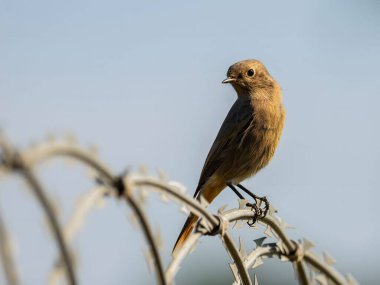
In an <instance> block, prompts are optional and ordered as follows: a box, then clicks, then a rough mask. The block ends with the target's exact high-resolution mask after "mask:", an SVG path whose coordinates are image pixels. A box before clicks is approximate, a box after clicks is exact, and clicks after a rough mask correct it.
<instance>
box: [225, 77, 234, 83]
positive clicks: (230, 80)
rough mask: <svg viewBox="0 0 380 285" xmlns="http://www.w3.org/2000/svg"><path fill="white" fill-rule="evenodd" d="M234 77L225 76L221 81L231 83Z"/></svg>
mask: <svg viewBox="0 0 380 285" xmlns="http://www.w3.org/2000/svg"><path fill="white" fill-rule="evenodd" d="M235 81H236V79H235V78H232V77H227V78H226V79H224V80H223V81H222V83H232V82H235Z"/></svg>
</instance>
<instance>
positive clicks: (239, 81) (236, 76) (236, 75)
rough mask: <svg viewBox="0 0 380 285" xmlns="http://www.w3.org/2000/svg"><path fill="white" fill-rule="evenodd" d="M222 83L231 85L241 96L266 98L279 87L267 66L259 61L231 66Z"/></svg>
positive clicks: (248, 61) (243, 62) (249, 61)
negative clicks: (266, 94) (265, 96)
mask: <svg viewBox="0 0 380 285" xmlns="http://www.w3.org/2000/svg"><path fill="white" fill-rule="evenodd" d="M222 83H231V84H232V86H233V87H234V89H235V90H236V92H237V93H238V95H239V96H244V95H251V96H254V97H255V96H260V97H262V96H264V95H265V93H268V96H269V95H270V93H272V92H273V91H274V90H275V89H276V88H278V85H277V83H276V81H275V80H274V79H273V78H272V77H271V76H270V74H269V72H268V70H267V69H266V68H265V66H264V65H263V64H262V63H261V62H260V61H258V60H255V59H249V60H243V61H239V62H237V63H235V64H233V65H231V66H230V68H229V69H228V71H227V78H226V79H224V80H223V81H222Z"/></svg>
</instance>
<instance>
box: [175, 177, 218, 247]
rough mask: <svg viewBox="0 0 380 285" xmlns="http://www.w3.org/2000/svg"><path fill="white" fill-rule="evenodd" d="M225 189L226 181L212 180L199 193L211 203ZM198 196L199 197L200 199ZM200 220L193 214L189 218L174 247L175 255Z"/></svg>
mask: <svg viewBox="0 0 380 285" xmlns="http://www.w3.org/2000/svg"><path fill="white" fill-rule="evenodd" d="M224 187H225V182H224V180H221V179H210V180H209V181H208V182H207V183H206V185H204V187H202V190H201V191H200V192H199V195H202V196H203V198H204V199H205V200H206V201H207V202H209V203H210V202H211V201H212V200H214V198H215V197H216V196H217V195H218V194H219V193H220V191H222V190H223V188H224ZM199 195H198V197H199ZM197 220H198V216H196V215H194V214H193V213H191V214H190V215H189V217H188V218H187V220H186V222H185V224H184V226H183V228H182V231H181V233H180V234H179V237H178V239H177V242H176V243H175V245H174V248H173V254H175V251H176V250H178V249H179V248H181V247H182V245H183V244H184V242H185V241H186V239H187V238H188V237H189V236H190V234H191V233H192V231H193V229H194V226H195V223H196V222H197Z"/></svg>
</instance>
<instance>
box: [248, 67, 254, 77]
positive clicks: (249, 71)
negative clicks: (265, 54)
mask: <svg viewBox="0 0 380 285" xmlns="http://www.w3.org/2000/svg"><path fill="white" fill-rule="evenodd" d="M247 75H248V76H249V77H252V76H254V75H255V71H254V70H253V69H250V70H248V71H247Z"/></svg>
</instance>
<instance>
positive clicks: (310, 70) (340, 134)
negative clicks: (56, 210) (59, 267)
mask: <svg viewBox="0 0 380 285" xmlns="http://www.w3.org/2000/svg"><path fill="white" fill-rule="evenodd" d="M247 58H257V59H260V60H262V61H263V62H264V63H265V65H266V66H267V68H268V69H269V71H270V72H271V74H272V75H273V76H274V77H275V78H276V79H277V81H278V82H279V83H280V85H281V86H282V89H283V97H284V102H285V106H286V108H287V118H286V125H285V129H284V132H283V137H282V140H281V142H280V146H279V148H278V151H277V153H276V155H275V158H274V159H273V161H272V163H271V164H270V165H269V166H268V167H267V168H266V169H265V170H263V171H262V172H260V173H259V174H258V175H257V176H256V177H255V178H253V179H251V180H249V181H247V182H246V183H245V184H246V186H248V187H249V188H250V189H252V190H254V191H255V192H256V193H258V194H260V195H266V196H268V198H269V199H270V201H271V202H272V204H273V205H274V206H275V207H276V208H277V209H278V210H279V214H280V216H281V217H283V218H284V219H285V220H286V221H287V222H288V223H290V224H292V225H294V226H295V227H296V229H295V230H292V231H291V234H292V236H294V237H302V236H306V237H307V238H309V239H311V240H312V241H313V242H314V243H316V244H317V245H318V247H317V250H321V249H325V250H327V251H329V252H330V253H331V254H332V255H333V256H334V257H335V258H336V259H337V261H338V263H337V268H338V269H339V270H340V271H341V272H351V273H353V275H354V276H355V277H356V278H357V279H358V280H359V281H361V282H362V284H376V281H375V280H378V276H377V275H378V270H379V264H380V258H379V254H380V238H379V236H380V223H379V221H378V218H376V217H378V215H379V213H378V205H379V201H380V194H379V193H380V191H379V188H380V173H379V164H380V143H379V139H380V134H379V122H380V112H379V106H380V84H379V66H380V2H379V1H369V0H364V1H353V0H345V1H327V0H326V1H182V2H180V1H133V2H132V1H116V0H111V1H17V0H0V126H1V128H2V129H3V130H4V131H5V132H6V134H7V135H8V136H9V137H10V138H11V139H12V140H13V141H14V142H15V143H16V144H17V145H18V146H20V147H26V146H27V145H28V144H29V143H31V142H36V141H42V140H44V138H46V135H47V134H48V133H55V134H57V136H58V137H63V136H64V134H65V133H67V132H71V133H74V134H76V135H77V137H78V141H79V143H80V144H81V145H83V146H88V145H90V144H96V145H97V146H98V147H99V150H100V154H99V155H100V158H101V159H102V160H104V161H105V162H106V163H108V165H109V166H110V167H111V168H112V169H114V170H115V171H118V172H121V171H122V170H123V169H124V168H125V167H126V166H133V167H137V166H138V165H140V164H145V165H147V166H148V167H149V168H150V169H151V171H152V173H154V172H155V169H157V168H160V169H162V170H164V171H165V172H166V173H167V175H168V177H170V179H173V180H177V181H180V182H182V183H183V184H184V185H185V186H186V187H187V188H188V189H189V190H188V191H189V195H192V193H193V191H194V188H195V186H196V183H197V180H198V175H199V173H200V170H201V168H202V165H203V162H204V159H205V157H206V155H207V152H208V150H209V148H210V146H211V144H212V142H213V139H214V138H215V135H216V133H217V131H218V129H219V126H220V124H221V122H222V121H223V119H224V117H225V115H226V113H227V112H228V110H229V108H230V106H231V105H232V103H233V102H234V100H235V98H236V95H235V93H234V91H233V89H232V88H231V87H230V86H226V85H222V84H220V83H221V80H223V79H224V77H225V73H226V71H227V69H228V67H229V66H230V65H231V64H232V63H234V62H236V61H238V60H242V59H247ZM39 174H40V175H41V177H42V178H43V179H44V183H45V185H46V186H47V187H48V188H49V190H50V192H51V193H52V194H51V195H52V196H53V197H55V198H56V199H57V200H59V201H60V204H61V206H62V215H63V218H65V217H67V216H68V214H69V213H70V211H71V209H72V204H73V203H74V201H75V198H76V197H78V195H80V194H82V193H85V192H86V191H88V190H90V189H91V185H92V184H91V183H90V182H89V181H88V179H87V177H86V176H85V171H84V170H81V168H79V167H77V166H74V167H73V168H67V167H66V166H65V165H64V164H62V163H59V162H58V163H53V164H52V165H51V166H49V167H46V166H45V167H42V168H41V169H40V171H39ZM0 182H1V184H0V195H1V208H2V212H3V214H4V215H5V217H6V220H7V222H8V224H9V227H10V231H11V233H12V236H13V237H14V242H15V244H16V248H17V265H18V267H19V269H20V271H21V275H22V277H23V281H24V283H23V284H45V283H46V280H47V272H48V270H49V268H50V266H51V265H52V263H53V259H54V257H55V255H56V248H55V246H54V244H53V243H52V242H51V240H50V237H49V234H48V233H47V231H45V230H44V227H43V226H42V222H41V221H42V214H41V211H40V209H39V208H38V206H37V204H36V202H35V201H34V199H33V198H32V196H30V195H25V194H24V192H23V191H20V190H19V188H20V185H21V183H19V181H18V180H17V179H8V180H4V181H0ZM214 204H215V206H213V207H211V209H217V208H218V207H220V206H221V205H223V204H229V205H231V207H232V206H235V205H236V202H235V197H234V195H233V194H232V193H231V191H228V190H227V191H224V192H223V193H222V194H221V195H220V197H218V198H217V199H216V200H215V202H214ZM128 212H129V211H128V210H127V209H126V208H125V206H124V204H123V203H116V202H113V201H109V203H108V204H107V205H106V207H105V209H103V210H102V211H96V212H95V213H93V214H92V215H91V216H90V217H89V220H88V223H87V224H86V226H85V227H84V229H83V230H82V232H81V234H80V235H79V236H78V238H77V239H76V240H75V249H76V250H78V252H79V279H80V281H81V284H152V282H153V280H154V275H153V274H150V273H149V272H148V270H147V269H146V266H145V260H144V257H143V250H144V248H145V247H146V246H145V244H144V241H143V239H142V236H141V234H140V233H139V232H138V231H136V230H134V229H133V228H132V227H131V226H130V225H129V221H128V219H127V216H128ZM177 213H178V210H177V208H176V207H173V206H168V205H166V204H162V203H161V202H159V200H158V199H157V198H156V197H153V196H152V199H150V201H149V214H150V215H151V216H152V218H153V220H154V221H155V222H156V224H157V226H158V225H160V228H161V232H162V233H163V235H164V239H165V247H166V248H165V250H166V251H165V252H166V253H165V254H164V260H165V261H168V260H169V259H168V258H169V252H170V251H171V248H172V245H173V243H174V241H175V239H176V237H177V234H178V232H179V230H180V228H181V226H182V223H183V222H184V219H185V217H184V216H183V215H179V214H178V215H177ZM239 234H240V233H239ZM241 234H242V235H243V236H244V238H245V239H246V240H250V239H251V240H252V239H253V238H254V237H253V236H255V237H257V236H260V233H258V232H252V231H243V232H241ZM200 247H201V249H200V250H198V251H196V252H195V253H193V254H192V255H191V256H190V257H189V259H188V260H187V261H186V262H185V264H184V266H183V268H182V270H183V271H182V272H181V273H180V274H179V276H178V284H204V283H205V279H202V276H205V275H207V274H208V275H209V278H210V280H215V281H214V283H215V284H230V283H231V282H230V281H231V280H232V279H231V276H230V275H229V273H228V270H229V269H228V266H227V265H226V262H227V261H228V260H229V258H228V256H227V255H226V253H225V252H224V249H223V248H222V247H221V245H220V243H219V241H215V240H211V239H210V238H208V239H207V238H205V239H204V241H203V243H202V244H201V245H200ZM271 266H274V267H273V268H275V269H273V270H279V272H280V274H279V276H280V277H281V276H283V275H282V274H284V275H286V278H287V279H286V280H289V284H292V283H293V282H294V281H292V280H293V279H292V278H293V277H292V273H291V266H289V264H287V265H285V264H276V263H273V264H272V263H269V264H268V265H266V267H265V268H267V269H268V268H269V271H270V270H271V268H272V267H271ZM259 273H260V274H261V275H259V277H260V280H262V281H265V280H271V281H270V284H284V279H281V278H280V279H275V278H276V276H274V274H269V273H268V272H267V271H265V270H263V271H262V272H261V271H260V272H259ZM1 274H2V273H0V277H1V276H2V275H1ZM218 278H219V279H218ZM271 278H272V279H271ZM273 278H274V279H273ZM277 278H278V277H277ZM189 280H192V281H189ZM221 280H222V281H221ZM276 280H277V281H276ZM0 281H1V279H0ZM224 281H225V283H224ZM197 282H198V283H197ZM208 282H209V284H214V283H213V281H208ZM276 282H277V283H276ZM262 283H263V284H266V283H265V282H262ZM267 284H268V283H267Z"/></svg>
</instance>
